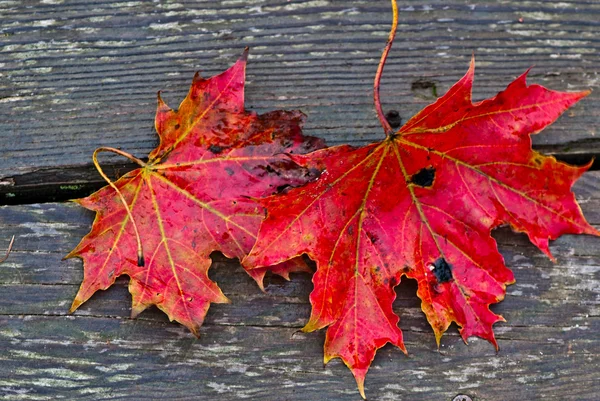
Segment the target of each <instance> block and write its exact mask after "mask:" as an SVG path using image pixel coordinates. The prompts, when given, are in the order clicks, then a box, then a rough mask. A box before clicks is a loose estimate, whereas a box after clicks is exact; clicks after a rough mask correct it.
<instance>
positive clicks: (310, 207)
mask: <svg viewBox="0 0 600 401" xmlns="http://www.w3.org/2000/svg"><path fill="white" fill-rule="evenodd" d="M393 3H395V2H393ZM394 6H395V4H394ZM394 21H395V22H394V26H393V28H392V33H391V34H390V41H389V44H388V46H387V47H386V49H385V51H384V54H383V56H382V61H381V63H380V66H379V70H378V73H377V76H376V82H375V104H376V108H377V112H378V116H379V118H380V121H381V123H382V125H383V126H384V129H385V131H386V134H387V138H386V139H385V140H383V141H382V142H378V143H374V144H371V145H368V146H365V147H362V148H353V147H350V146H338V147H334V148H329V149H324V150H319V151H316V152H314V153H310V154H307V155H298V156H293V157H292V158H293V160H294V161H296V162H297V163H299V164H301V165H304V166H306V167H317V168H319V169H320V170H322V174H321V176H320V177H319V179H318V180H316V181H314V182H311V183H309V184H307V185H305V186H304V187H301V188H295V189H291V190H289V191H288V192H287V193H285V194H281V195H275V196H272V197H269V198H266V199H264V200H263V201H262V204H263V206H265V207H266V209H267V217H266V219H265V221H264V222H263V224H262V225H261V228H260V231H259V236H258V239H257V242H256V244H255V245H254V248H253V249H252V251H251V253H250V255H249V256H247V257H246V258H245V259H244V261H243V263H244V265H246V266H247V267H248V268H252V267H260V266H269V265H272V264H276V263H281V262H283V261H285V260H288V259H290V258H294V257H297V256H299V255H302V254H304V253H306V254H307V255H308V256H309V257H310V258H311V259H313V260H314V261H316V263H317V272H316V273H315V275H314V277H313V283H314V289H313V292H312V293H311V295H310V302H311V304H312V314H311V316H310V320H309V321H308V323H307V324H306V326H305V327H304V329H303V330H304V331H313V330H317V329H321V328H325V327H327V328H328V329H327V334H326V340H325V362H327V361H329V360H330V359H332V358H336V357H339V358H341V359H342V360H343V361H344V363H345V364H346V365H347V366H348V367H349V368H350V369H351V371H352V373H353V374H354V376H355V378H356V381H357V384H358V388H359V391H360V393H361V395H362V396H363V397H364V378H365V375H366V372H367V370H368V368H369V366H370V364H371V362H372V360H373V358H374V357H375V352H376V350H377V349H378V348H380V347H382V346H383V345H385V344H386V343H388V342H390V343H392V344H394V345H396V346H397V347H399V348H400V349H402V350H403V351H405V348H404V344H403V340H402V332H401V331H400V329H399V328H398V326H397V324H398V321H399V317H398V316H397V315H396V314H395V313H394V311H393V309H392V303H393V301H394V299H395V292H394V287H395V286H396V285H398V283H399V282H400V279H401V277H402V276H403V275H405V276H407V277H409V278H413V279H415V280H417V282H418V296H419V297H420V298H421V301H422V302H421V307H422V310H423V311H424V312H425V314H426V316H427V319H428V321H429V323H430V324H431V326H432V327H433V330H434V332H435V337H436V340H437V342H438V345H439V341H440V337H441V336H442V334H443V333H444V331H445V330H446V329H447V328H448V326H449V325H450V323H451V322H456V323H457V324H458V326H459V327H460V334H461V336H462V337H463V339H464V340H465V342H466V340H467V339H468V338H469V337H470V336H472V335H476V336H479V337H482V338H485V339H487V340H488V341H490V342H491V343H493V344H494V345H495V346H496V347H497V343H496V340H495V338H494V333H493V331H492V325H493V324H494V323H495V322H497V321H500V320H503V318H502V317H501V316H499V315H497V314H495V313H493V312H491V311H490V309H489V306H490V305H491V304H494V303H497V302H499V301H501V300H502V299H503V298H504V295H505V288H506V285H508V284H511V283H512V282H514V278H513V274H512V272H511V271H510V270H509V269H508V268H507V267H506V266H505V265H504V261H503V258H502V256H501V255H500V253H499V252H498V250H497V247H496V242H495V240H494V239H493V238H492V237H491V230H492V229H494V228H495V227H498V226H500V225H503V224H508V225H510V226H511V227H512V228H513V229H514V230H516V231H520V232H525V233H526V234H527V235H528V236H529V238H530V240H531V241H532V242H533V243H534V244H535V245H536V246H538V247H539V248H540V249H541V250H542V251H543V252H545V253H546V254H547V255H549V256H550V251H549V249H548V240H549V239H555V238H557V237H559V236H560V235H562V234H565V233H578V234H579V233H586V234H594V235H598V231H596V230H595V229H594V228H592V227H591V226H590V225H589V224H588V223H587V222H586V221H585V219H584V217H583V216H582V213H581V210H580V209H579V206H578V205H577V203H576V201H575V198H574V195H573V193H572V192H571V190H570V188H571V186H572V184H573V183H574V182H575V180H576V179H577V178H579V177H580V176H581V174H583V172H584V171H586V170H587V169H588V168H589V165H588V166H583V167H573V166H569V165H567V164H564V163H561V162H558V161H556V159H554V158H553V157H548V156H543V155H541V154H539V153H537V152H535V151H533V150H532V149H531V138H530V134H535V133H537V132H539V131H540V130H542V129H543V128H544V127H546V126H547V125H549V124H551V123H552V122H553V121H554V120H556V119H557V118H558V117H559V116H560V114H561V113H563V112H564V111H565V110H566V109H567V108H568V107H569V106H571V105H573V104H574V103H576V102H577V101H578V100H580V99H581V98H583V97H585V96H586V95H587V94H588V93H589V92H579V93H564V92H555V91H550V90H548V89H545V88H543V87H542V86H539V85H530V86H528V85H527V84H526V82H525V77H526V74H527V73H525V74H523V75H522V76H520V77H519V78H517V79H516V80H515V81H514V82H512V83H511V84H510V85H509V86H508V87H507V88H506V90H504V91H503V92H501V93H499V94H498V95H496V96H495V97H493V98H491V99H487V100H484V101H481V102H477V103H473V102H472V101H471V87H472V83H473V74H474V62H473V61H472V62H471V66H470V68H469V70H468V72H467V74H466V75H465V76H464V77H463V78H462V79H461V80H460V81H458V83H456V84H455V85H454V86H453V87H452V88H451V89H450V90H449V91H448V92H447V93H446V94H445V95H444V96H442V97H441V98H439V99H438V100H437V101H436V102H435V103H433V104H431V105H429V106H427V107H426V108H425V109H423V110H422V111H421V112H420V113H418V114H417V115H416V116H414V117H413V118H411V119H410V120H409V121H408V122H407V123H406V124H405V125H404V126H403V127H402V128H401V129H400V130H399V131H397V132H393V130H392V129H391V127H390V126H389V124H388V123H387V121H385V118H384V117H383V112H382V110H381V106H380V103H379V93H378V90H379V77H380V76H381V72H382V70H383V65H384V63H385V58H386V56H387V52H388V51H389V49H390V46H391V42H392V40H393V36H394V33H395V27H396V21H397V11H396V10H395V13H394Z"/></svg>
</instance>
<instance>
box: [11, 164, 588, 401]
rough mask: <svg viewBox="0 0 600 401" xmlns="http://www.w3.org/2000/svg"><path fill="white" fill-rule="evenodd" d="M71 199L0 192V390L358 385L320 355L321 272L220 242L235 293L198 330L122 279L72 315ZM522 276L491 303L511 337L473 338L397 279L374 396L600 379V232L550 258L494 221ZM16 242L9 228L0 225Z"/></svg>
mask: <svg viewBox="0 0 600 401" xmlns="http://www.w3.org/2000/svg"><path fill="white" fill-rule="evenodd" d="M598 188H600V173H599V172H592V173H588V174H586V175H585V176H584V177H583V178H582V179H581V180H580V182H579V183H577V184H576V186H575V191H576V193H577V196H578V199H579V201H580V202H581V204H582V208H583V211H584V213H585V214H586V216H587V217H588V219H589V221H590V222H591V223H592V224H594V225H595V226H596V227H598V226H600V190H599V189H598ZM92 217H93V216H92V214H91V213H89V212H87V211H85V210H83V209H82V208H80V207H78V206H76V205H74V204H57V203H47V204H36V205H24V206H4V207H2V208H1V209H0V227H1V228H2V232H3V233H7V235H8V234H15V235H16V236H17V242H16V243H15V248H14V251H13V253H12V254H11V256H10V259H9V260H8V261H6V262H5V263H4V264H3V265H1V266H0V268H1V269H2V275H1V276H0V347H1V349H2V350H3V352H2V356H0V359H1V360H2V363H1V364H0V372H1V373H0V394H3V395H5V396H6V397H7V399H11V398H12V397H14V399H31V400H35V399H56V398H57V397H59V396H62V397H65V398H67V399H90V400H91V399H100V398H102V399H109V398H133V399H135V398H138V397H141V396H142V395H147V396H150V398H151V399H160V398H169V399H182V400H183V399H190V398H191V397H195V399H207V400H208V399H221V400H229V399H231V400H233V399H242V398H250V399H266V400H307V399H310V400H318V399H324V400H325V399H336V400H357V399H358V398H359V396H358V393H357V392H356V390H355V384H354V380H353V378H352V376H351V374H350V372H349V371H348V370H347V369H346V367H344V366H343V364H342V363H341V362H340V361H339V360H335V361H333V362H331V363H330V364H328V365H327V366H326V367H323V365H322V344H323V341H324V334H323V332H319V333H313V334H302V333H299V332H298V330H299V329H300V328H301V327H302V326H303V324H304V323H305V322H306V320H307V318H308V316H309V311H310V305H309V304H308V294H309V292H310V290H311V288H312V285H311V283H310V279H309V277H308V276H307V275H294V277H293V280H292V281H291V282H289V283H288V282H285V281H284V280H282V279H279V278H276V277H269V278H267V286H266V292H265V293H261V292H260V291H259V289H258V288H257V286H256V285H255V284H254V282H253V281H252V280H251V279H250V278H249V277H248V276H247V275H246V274H245V273H244V272H243V270H242V268H241V266H239V264H238V263H237V262H235V261H232V260H227V259H225V258H224V257H222V256H220V255H219V254H215V255H214V264H213V267H212V268H211V278H213V279H214V280H215V281H217V282H218V283H219V285H220V286H221V288H222V289H223V291H224V292H225V294H226V295H227V297H229V298H230V299H231V300H232V301H233V303H232V304H229V305H214V306H212V307H211V309H210V311H209V314H208V316H207V319H206V323H205V324H204V326H203V327H202V330H201V338H200V339H196V338H195V337H193V336H192V335H191V334H190V333H189V332H188V331H187V329H185V328H183V327H181V326H180V325H178V324H175V323H169V322H168V321H167V319H166V317H165V315H163V314H162V313H160V312H158V311H157V310H150V311H147V312H144V313H143V314H142V315H141V316H140V317H139V318H137V319H133V320H132V319H130V318H129V313H130V297H129V294H128V292H127V289H126V285H127V283H126V280H124V279H120V280H119V281H118V283H117V285H115V286H114V287H113V288H111V289H109V290H107V291H105V292H101V293H98V294H97V295H95V296H94V297H93V298H92V299H91V300H90V301H89V302H87V303H86V304H84V305H83V306H82V307H81V308H80V310H78V311H77V312H76V313H75V314H74V315H68V314H67V310H68V307H69V305H70V303H71V301H72V299H73V297H74V295H75V293H76V291H77V288H78V285H79V283H80V282H81V279H82V267H81V262H80V261H78V260H69V261H61V258H62V256H64V255H65V254H66V253H67V252H68V251H69V250H70V249H71V248H73V247H74V246H75V245H76V244H77V242H78V241H79V239H80V238H81V236H82V235H84V234H85V233H86V232H87V231H88V230H89V227H90V224H91V221H92ZM495 236H496V238H497V239H498V241H499V243H500V249H501V251H502V254H503V255H504V257H505V259H506V262H507V264H508V266H509V267H510V268H511V269H513V271H514V272H515V276H516V279H517V283H516V284H515V285H513V286H511V287H509V290H508V296H507V299H506V300H505V301H503V302H502V303H500V304H499V305H496V306H494V307H493V310H494V311H495V312H497V313H501V314H502V315H504V317H505V318H506V320H507V321H508V322H507V323H506V324H498V325H496V326H497V327H496V333H497V337H498V342H499V345H500V351H499V352H498V353H496V352H495V350H494V348H493V347H492V346H491V345H490V344H488V343H487V342H485V341H483V340H479V339H477V338H472V339H471V340H470V341H469V342H470V345H469V346H466V345H465V344H463V342H462V340H461V339H460V337H459V336H458V335H457V332H456V330H455V328H451V329H450V330H449V332H448V333H447V334H446V335H445V336H444V337H443V339H442V346H441V348H440V350H439V351H438V350H437V348H436V346H435V341H434V336H433V334H432V331H431V329H430V328H429V326H428V324H427V321H426V319H425V317H424V315H423V314H422V313H421V311H420V305H419V301H418V299H417V297H416V295H415V292H416V286H415V284H414V282H412V281H410V280H407V281H406V282H404V283H402V284H401V285H400V286H399V288H398V290H397V293H398V299H397V301H396V302H395V304H394V309H395V310H396V312H397V313H399V314H400V316H401V322H400V326H401V328H402V329H403V331H404V333H405V340H406V346H407V348H408V350H409V352H410V354H409V357H406V356H404V355H403V354H402V353H401V352H400V351H398V350H396V349H392V348H391V347H386V348H384V349H383V350H382V351H380V352H379V353H378V354H377V357H376V359H375V361H374V363H373V367H372V369H371V371H370V372H369V375H368V376H367V394H368V395H369V397H370V399H372V400H392V399H394V400H395V399H402V400H423V399H428V400H450V399H452V397H454V396H456V395H458V394H468V395H470V396H471V397H473V399H476V400H517V399H526V400H533V399H561V400H592V399H595V398H596V397H595V396H597V394H598V393H599V392H600V384H599V383H598V380H597V366H598V356H599V353H600V338H599V337H598V334H597V333H598V330H600V316H599V309H598V307H599V304H598V299H599V298H600V246H598V245H599V240H598V239H597V238H593V237H589V236H565V237H563V238H561V239H559V240H558V241H556V242H554V243H553V245H552V248H551V249H552V252H553V253H554V255H555V256H556V258H557V260H558V262H557V263H556V264H553V263H552V262H550V261H549V260H548V259H547V258H546V257H545V256H543V255H542V254H541V253H540V252H539V251H538V250H537V249H535V248H534V247H533V246H532V245H530V244H529V243H528V242H527V240H526V237H525V236H523V235H517V234H513V233H511V232H510V231H509V230H507V229H501V230H498V231H497V232H496V235H495ZM3 245H4V246H6V241H4V244H3Z"/></svg>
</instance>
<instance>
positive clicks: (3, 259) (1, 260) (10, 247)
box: [0, 235, 15, 263]
mask: <svg viewBox="0 0 600 401" xmlns="http://www.w3.org/2000/svg"><path fill="white" fill-rule="evenodd" d="M14 243H15V236H14V235H13V236H12V238H11V239H10V243H9V244H8V248H7V249H6V254H4V256H3V257H2V259H0V263H2V262H4V261H5V260H6V259H8V255H10V251H12V247H13V244H14Z"/></svg>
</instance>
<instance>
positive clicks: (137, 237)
mask: <svg viewBox="0 0 600 401" xmlns="http://www.w3.org/2000/svg"><path fill="white" fill-rule="evenodd" d="M100 152H112V153H116V154H118V155H121V156H123V157H126V158H128V159H129V160H131V161H133V162H135V163H137V164H138V165H139V166H140V167H146V163H144V162H143V161H141V160H140V159H138V158H137V157H135V156H132V155H130V154H129V153H127V152H123V151H122V150H119V149H115V148H110V147H101V148H98V149H96V150H95V151H94V154H93V156H92V159H93V161H94V166H96V170H98V173H100V175H101V176H102V178H104V180H105V181H106V182H107V183H108V185H110V186H111V188H112V189H114V190H115V191H116V192H117V195H119V198H120V199H121V202H122V203H123V206H124V207H125V211H126V212H127V216H129V220H131V224H132V225H133V231H134V233H135V240H136V242H137V264H138V266H144V264H145V263H144V250H143V248H142V240H141V239H140V233H139V231H138V228H137V224H136V223H135V219H134V218H133V214H132V213H131V210H129V205H128V204H127V201H126V200H125V197H124V196H123V194H122V193H121V191H120V190H119V188H117V186H116V185H115V184H114V183H113V182H112V181H111V180H110V178H108V176H107V175H106V174H104V171H102V168H101V167H100V163H98V153H100Z"/></svg>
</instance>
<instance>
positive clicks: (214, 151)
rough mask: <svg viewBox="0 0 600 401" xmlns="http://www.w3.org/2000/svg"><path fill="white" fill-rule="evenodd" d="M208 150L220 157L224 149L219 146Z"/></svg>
mask: <svg viewBox="0 0 600 401" xmlns="http://www.w3.org/2000/svg"><path fill="white" fill-rule="evenodd" d="M208 150H210V151H211V152H212V153H214V154H215V155H218V154H219V153H221V152H222V151H223V147H222V146H219V145H210V146H209V147H208Z"/></svg>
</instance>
